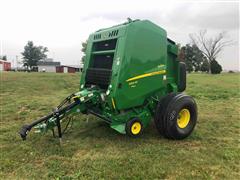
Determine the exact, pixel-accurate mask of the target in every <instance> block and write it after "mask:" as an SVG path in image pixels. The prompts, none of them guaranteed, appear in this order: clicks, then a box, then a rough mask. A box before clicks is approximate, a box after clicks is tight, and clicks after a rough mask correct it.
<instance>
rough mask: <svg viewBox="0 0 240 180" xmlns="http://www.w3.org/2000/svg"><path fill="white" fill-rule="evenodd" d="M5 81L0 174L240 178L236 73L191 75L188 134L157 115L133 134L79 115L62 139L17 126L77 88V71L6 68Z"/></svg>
mask: <svg viewBox="0 0 240 180" xmlns="http://www.w3.org/2000/svg"><path fill="white" fill-rule="evenodd" d="M0 85H1V86H0V93H1V96H0V107H1V122H0V123H1V124H0V155H1V156H0V179H240V173H239V172H240V164H239V162H240V147H239V139H240V118H239V117H240V116H239V112H240V102H239V100H240V99H239V98H240V94H239V93H240V91H239V90H240V89H239V88H240V87H239V85H240V75H239V74H221V75H208V74H191V75H188V86H187V93H188V94H190V95H192V96H193V97H194V98H195V99H196V101H197V104H198V108H199V109H198V111H199V119H198V123H197V126H196V128H195V131H194V132H193V134H192V135H191V136H190V137H188V138H187V139H185V140H182V141H172V140H167V139H164V138H163V137H161V136H160V135H159V134H158V132H157V131H156V128H155V127H154V124H153V123H152V124H151V125H150V126H149V127H148V128H146V129H145V131H144V134H143V135H142V137H140V138H137V139H132V138H129V137H127V136H124V135H121V134H118V133H117V132H115V131H114V130H112V129H111V128H109V127H108V126H107V125H106V124H105V123H104V122H102V121H100V120H99V119H97V118H95V117H92V116H90V117H89V120H88V121H87V117H86V116H78V117H76V120H75V121H74V125H73V127H72V129H71V130H70V131H69V132H68V133H66V134H65V135H64V138H63V144H62V146H61V147H60V146H59V144H58V139H54V138H53V137H52V135H51V133H50V132H49V133H47V134H45V135H44V136H41V135H39V134H35V133H33V132H31V133H30V134H29V136H28V139H27V141H25V142H23V141H21V139H20V138H19V136H18V133H17V132H18V130H19V128H20V127H21V126H22V125H23V124H26V123H29V122H31V121H32V120H34V119H36V118H38V117H40V116H42V115H45V114H46V113H48V112H49V111H50V110H51V109H52V108H53V107H55V106H56V105H58V103H59V102H60V101H61V100H62V99H63V98H64V97H66V96H67V95H69V94H70V93H72V92H76V91H77V90H78V85H79V75H78V74H51V73H3V74H1V84H0Z"/></svg>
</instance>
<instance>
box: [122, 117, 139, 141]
mask: <svg viewBox="0 0 240 180" xmlns="http://www.w3.org/2000/svg"><path fill="white" fill-rule="evenodd" d="M135 122H139V123H140V125H141V129H140V132H139V133H137V134H133V133H132V131H131V128H132V125H133V124H134V123H135ZM125 130H126V133H127V135H128V136H130V137H139V136H140V135H141V134H142V132H143V124H142V122H141V121H140V120H139V119H138V118H132V119H130V120H129V121H128V122H127V123H126V127H125Z"/></svg>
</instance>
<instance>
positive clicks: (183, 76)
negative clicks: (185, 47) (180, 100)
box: [178, 62, 187, 92]
mask: <svg viewBox="0 0 240 180" xmlns="http://www.w3.org/2000/svg"><path fill="white" fill-rule="evenodd" d="M186 69H187V68H186V64H185V63H184V62H180V63H179V82H178V92H183V91H185V89H186V83H187V73H186Z"/></svg>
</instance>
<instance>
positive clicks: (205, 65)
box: [201, 59, 209, 72]
mask: <svg viewBox="0 0 240 180" xmlns="http://www.w3.org/2000/svg"><path fill="white" fill-rule="evenodd" d="M201 71H202V72H208V71H209V63H208V60H207V59H204V60H203V62H202V64H201Z"/></svg>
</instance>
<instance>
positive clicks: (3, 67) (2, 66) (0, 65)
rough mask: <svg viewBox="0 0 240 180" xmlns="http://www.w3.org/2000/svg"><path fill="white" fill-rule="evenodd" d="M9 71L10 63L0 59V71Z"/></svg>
mask: <svg viewBox="0 0 240 180" xmlns="http://www.w3.org/2000/svg"><path fill="white" fill-rule="evenodd" d="M9 70H11V63H10V62H8V61H5V60H1V59H0V71H9Z"/></svg>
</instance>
